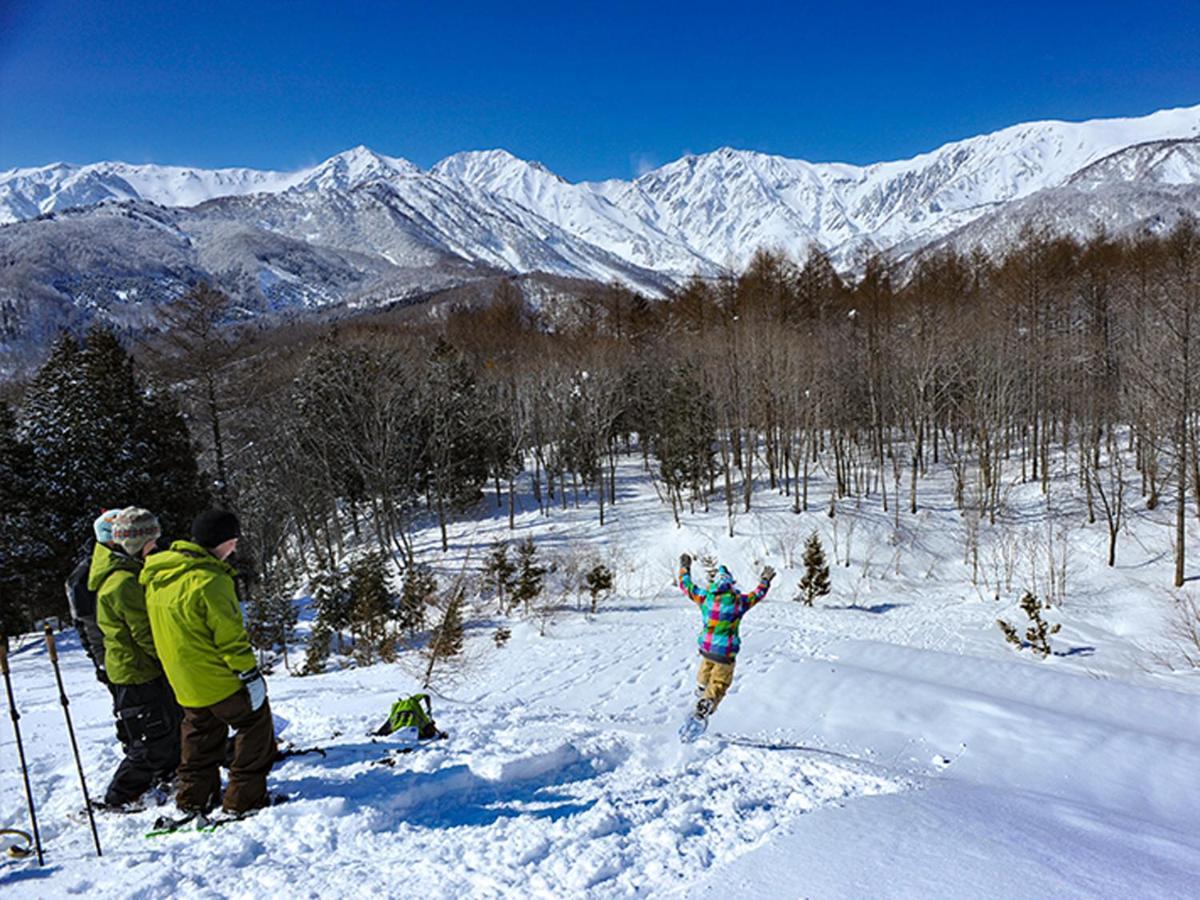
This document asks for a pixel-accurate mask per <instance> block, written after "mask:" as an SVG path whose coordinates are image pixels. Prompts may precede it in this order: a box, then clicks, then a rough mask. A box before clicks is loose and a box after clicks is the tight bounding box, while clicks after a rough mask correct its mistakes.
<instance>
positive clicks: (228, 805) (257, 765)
mask: <svg viewBox="0 0 1200 900" xmlns="http://www.w3.org/2000/svg"><path fill="white" fill-rule="evenodd" d="M230 728H232V729H233V730H234V732H235V734H234V738H233V759H232V760H231V761H230V763H229V785H228V786H227V787H226V788H225V795H224V797H222V798H221V806H223V807H224V808H225V809H226V810H227V811H229V812H233V813H242V812H246V811H248V810H251V809H258V808H259V807H260V806H266V805H267V773H268V772H270V771H271V766H272V765H273V764H274V762H275V753H276V750H277V748H276V745H275V721H274V719H272V718H271V703H270V701H269V700H264V701H263V705H262V706H260V707H259V708H258V709H256V710H252V709H251V708H250V695H249V694H248V693H246V691H245V689H242V690H239V691H238V692H237V693H236V694H233V695H232V696H230V697H226V698H225V699H224V700H222V701H221V702H220V703H214V704H213V705H212V706H204V707H200V708H195V707H187V706H185V707H184V708H183V727H182V729H181V730H180V738H181V739H182V745H183V746H182V753H181V754H180V760H179V771H178V784H179V790H178V792H177V793H176V795H175V804H176V805H177V806H178V807H179V809H180V810H182V811H184V812H193V811H195V810H201V811H204V812H208V811H209V810H211V809H213V808H214V807H215V806H216V804H217V798H218V797H219V796H220V794H221V769H220V767H221V764H222V763H223V762H224V761H225V742H226V740H227V739H228V737H229V729H230Z"/></svg>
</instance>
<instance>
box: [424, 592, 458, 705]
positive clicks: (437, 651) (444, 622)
mask: <svg viewBox="0 0 1200 900" xmlns="http://www.w3.org/2000/svg"><path fill="white" fill-rule="evenodd" d="M462 605H463V594H462V591H461V590H455V591H453V592H452V593H451V594H450V596H449V599H448V600H447V601H446V609H445V611H444V612H443V613H442V619H441V621H440V622H439V623H438V626H437V627H436V628H435V629H434V630H433V634H431V635H430V637H429V645H428V646H427V647H426V648H425V656H426V659H427V660H428V664H427V665H426V667H425V680H424V681H423V682H422V685H423V686H424V687H429V685H430V684H431V683H432V681H433V670H434V667H435V666H436V665H437V664H438V663H440V662H444V661H445V660H447V659H450V658H451V657H455V656H458V655H459V654H461V653H462V650H463V640H464V638H465V636H466V632H465V629H464V627H463V618H462Z"/></svg>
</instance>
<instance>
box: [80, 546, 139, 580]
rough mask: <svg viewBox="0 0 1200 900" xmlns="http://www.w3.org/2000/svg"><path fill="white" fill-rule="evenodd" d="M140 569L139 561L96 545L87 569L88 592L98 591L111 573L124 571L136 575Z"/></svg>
mask: <svg viewBox="0 0 1200 900" xmlns="http://www.w3.org/2000/svg"><path fill="white" fill-rule="evenodd" d="M141 568H142V563H141V560H137V559H134V558H133V557H132V556H126V555H125V554H124V553H120V552H118V551H116V550H110V549H109V548H108V547H105V546H104V545H103V544H96V547H95V549H93V550H92V565H91V568H89V569H88V590H89V591H98V590H100V587H101V585H103V584H104V582H105V580H106V579H107V578H108V576H109V575H111V574H112V573H113V572H117V571H121V570H124V571H126V572H133V573H135V574H136V573H137V572H138V571H139V570H140V569H141Z"/></svg>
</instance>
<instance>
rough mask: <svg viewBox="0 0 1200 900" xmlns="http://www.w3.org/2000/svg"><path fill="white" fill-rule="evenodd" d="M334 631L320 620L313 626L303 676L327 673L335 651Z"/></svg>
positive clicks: (305, 655)
mask: <svg viewBox="0 0 1200 900" xmlns="http://www.w3.org/2000/svg"><path fill="white" fill-rule="evenodd" d="M332 643H333V630H332V629H331V628H330V627H329V626H328V625H327V624H326V623H324V622H322V621H321V620H320V619H318V620H317V621H316V623H315V624H314V625H313V629H312V631H311V632H309V635H308V649H307V650H306V651H305V654H304V668H303V669H302V670H301V672H300V674H301V675H318V674H320V673H321V672H324V671H325V666H326V664H327V663H328V662H329V653H330V651H331V650H332V649H333V647H332Z"/></svg>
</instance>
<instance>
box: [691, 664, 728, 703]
mask: <svg viewBox="0 0 1200 900" xmlns="http://www.w3.org/2000/svg"><path fill="white" fill-rule="evenodd" d="M733 665H734V664H733V663H719V662H713V661H712V660H711V659H706V658H704V657H703V656H702V657H700V672H699V673H698V674H697V675H696V683H697V684H698V685H700V687H702V688H704V696H705V697H707V698H708V699H709V700H711V701H712V711H713V712H716V710H717V706H718V705H719V704H720V703H721V700H722V698H724V696H725V692H726V691H728V690H729V686H730V685H731V684H733Z"/></svg>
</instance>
